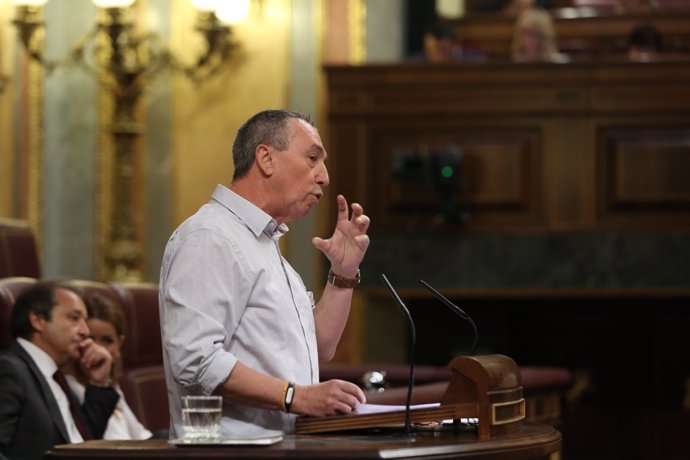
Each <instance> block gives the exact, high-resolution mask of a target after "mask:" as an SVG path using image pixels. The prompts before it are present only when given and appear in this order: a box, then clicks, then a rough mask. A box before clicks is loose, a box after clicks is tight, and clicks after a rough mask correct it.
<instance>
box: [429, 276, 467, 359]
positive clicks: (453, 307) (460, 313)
mask: <svg viewBox="0 0 690 460" xmlns="http://www.w3.org/2000/svg"><path fill="white" fill-rule="evenodd" d="M419 282H420V283H422V285H423V286H424V287H425V288H427V289H428V290H429V291H431V293H432V294H433V295H434V296H435V297H436V298H437V299H438V300H440V301H441V302H443V304H444V305H445V306H446V307H448V308H450V309H451V310H452V311H453V313H455V314H456V315H458V316H459V317H460V318H463V319H465V320H467V322H469V323H470V325H471V326H472V330H473V331H474V342H473V343H472V348H470V356H471V355H473V354H474V349H475V348H477V342H478V341H479V331H478V330H477V325H476V324H474V321H472V318H470V317H469V315H468V314H467V313H465V312H464V311H463V309H462V308H460V307H458V306H457V305H455V304H454V303H453V302H451V301H450V300H448V298H446V296H444V295H443V294H441V293H440V292H438V291H437V290H436V289H434V288H432V287H431V285H429V283H427V282H426V281H424V280H419Z"/></svg>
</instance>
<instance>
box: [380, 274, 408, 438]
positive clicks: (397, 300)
mask: <svg viewBox="0 0 690 460" xmlns="http://www.w3.org/2000/svg"><path fill="white" fill-rule="evenodd" d="M381 279H383V282H384V283H386V286H387V287H388V290H389V291H390V293H391V295H392V296H393V299H395V303H396V304H397V305H398V307H400V310H402V312H403V314H404V315H405V316H406V317H407V321H408V322H409V325H410V334H411V335H412V340H411V341H410V348H409V355H410V377H409V379H408V381H407V401H406V403H405V433H407V434H411V433H412V424H411V422H410V401H411V400H412V387H413V386H414V349H415V343H416V342H417V333H416V331H415V327H414V321H412V315H411V314H410V310H408V309H407V307H406V306H405V304H404V303H403V301H402V299H401V298H400V296H399V295H398V293H397V292H395V289H394V288H393V285H391V283H390V282H389V281H388V278H386V275H384V274H383V273H381Z"/></svg>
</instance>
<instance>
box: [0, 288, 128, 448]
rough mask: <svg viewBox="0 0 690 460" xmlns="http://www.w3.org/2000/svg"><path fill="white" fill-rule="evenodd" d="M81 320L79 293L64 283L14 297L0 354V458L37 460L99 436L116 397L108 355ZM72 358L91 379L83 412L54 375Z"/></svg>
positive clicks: (82, 309) (82, 307) (83, 312)
mask: <svg viewBox="0 0 690 460" xmlns="http://www.w3.org/2000/svg"><path fill="white" fill-rule="evenodd" d="M87 317H88V315H87V309H86V305H85V304H84V301H83V300H82V296H81V295H80V292H79V291H78V290H76V289H75V288H74V287H71V286H70V285H68V284H66V283H61V282H57V281H43V282H38V283H36V284H35V285H33V286H31V287H29V288H27V289H26V290H25V291H24V292H22V293H21V294H20V295H19V296H18V297H17V300H16V302H15V304H14V307H13V309H12V315H11V318H10V325H11V328H12V336H13V337H14V338H15V340H14V342H13V343H12V344H11V347H10V349H9V350H7V351H5V352H4V353H3V354H2V355H0V458H2V459H4V458H9V459H12V458H26V459H32V458H35V459H39V458H43V454H44V453H45V451H47V450H48V449H50V448H51V447H53V446H54V445H57V444H65V443H73V442H81V441H83V440H85V439H93V438H100V437H102V436H103V432H104V431H105V427H106V424H107V423H108V419H109V418H110V415H111V414H112V412H113V409H114V408H115V405H116V404H117V401H118V399H119V396H118V394H117V392H116V391H115V390H114V389H113V387H112V385H111V382H110V371H111V367H112V357H111V356H110V353H108V351H107V350H106V349H105V348H103V347H102V346H101V345H98V344H96V343H95V342H94V341H93V339H91V338H90V332H89V328H88V326H87V324H86V319H87ZM70 360H78V361H79V363H80V365H81V366H82V368H83V369H84V371H85V372H86V373H87V374H88V376H89V379H90V384H89V385H87V388H86V395H85V400H84V404H83V405H82V406H81V407H80V406H79V404H78V403H77V402H76V399H75V397H74V395H73V394H72V393H71V392H70V391H69V387H68V386H67V383H66V381H65V379H64V375H62V373H61V371H60V366H61V365H64V364H65V363H67V362H69V361H70ZM63 388H64V389H63Z"/></svg>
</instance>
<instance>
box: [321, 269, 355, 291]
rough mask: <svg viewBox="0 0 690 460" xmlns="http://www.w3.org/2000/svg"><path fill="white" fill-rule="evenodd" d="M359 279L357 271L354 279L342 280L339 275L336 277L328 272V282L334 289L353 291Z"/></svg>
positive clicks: (330, 271) (331, 272)
mask: <svg viewBox="0 0 690 460" xmlns="http://www.w3.org/2000/svg"><path fill="white" fill-rule="evenodd" d="M360 280H361V278H360V274H359V269H358V270H357V274H356V275H355V277H354V278H344V277H342V276H340V275H336V274H335V273H333V271H332V270H328V282H329V283H331V284H332V285H333V286H335V287H339V288H343V289H353V288H356V287H357V286H358V285H359V282H360Z"/></svg>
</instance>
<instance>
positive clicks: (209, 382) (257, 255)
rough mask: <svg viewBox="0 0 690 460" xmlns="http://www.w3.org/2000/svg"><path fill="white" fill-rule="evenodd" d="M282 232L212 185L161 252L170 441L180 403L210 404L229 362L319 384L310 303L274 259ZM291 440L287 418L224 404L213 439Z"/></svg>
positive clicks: (178, 425)
mask: <svg viewBox="0 0 690 460" xmlns="http://www.w3.org/2000/svg"><path fill="white" fill-rule="evenodd" d="M286 231H287V226H285V225H284V224H283V225H280V226H278V225H277V222H276V221H275V220H274V219H272V218H271V216H269V215H268V214H266V213H265V212H263V211H262V210H261V209H259V208H257V207H256V206H254V205H253V204H252V203H250V202H249V201H247V200H245V199H244V198H242V197H240V196H239V195H237V194H235V193H234V192H232V191H231V190H230V189H228V188H226V187H224V186H222V185H218V186H217V187H216V190H215V191H214V193H213V197H212V199H211V201H210V202H209V203H208V204H206V205H204V206H202V207H201V208H200V209H199V211H197V213H196V214H194V215H193V216H192V217H190V218H189V219H187V220H186V221H185V222H183V223H182V224H181V225H180V226H179V227H178V229H177V230H175V232H174V233H173V234H172V236H171V237H170V240H169V241H168V244H167V246H166V249H165V254H164V256H163V263H162V268H161V277H160V321H161V333H162V340H163V363H164V366H165V374H166V382H167V387H168V397H169V401H170V417H171V427H170V436H171V438H177V437H182V436H183V435H184V431H183V430H182V414H181V404H180V398H181V396H183V395H187V394H211V393H212V392H213V391H214V390H215V389H216V388H217V387H218V386H219V385H221V384H222V383H223V382H224V381H225V380H226V379H227V377H228V375H229V374H230V372H231V371H232V369H233V367H234V366H235V364H236V363H237V361H238V360H239V361H241V362H242V363H243V364H245V365H247V366H248V367H250V368H253V369H255V370H258V371H262V372H264V373H266V374H269V375H272V376H274V377H277V378H280V379H285V380H291V381H293V382H296V383H298V384H313V383H317V382H318V376H319V366H318V354H317V347H316V333H315V325H314V316H313V312H312V309H313V305H314V299H313V295H312V294H311V292H308V291H307V290H306V287H305V286H304V283H303V282H302V279H301V278H300V276H299V275H298V274H297V272H295V271H294V270H293V268H292V267H291V266H290V265H289V264H288V263H287V261H286V260H285V259H284V258H283V257H282V256H281V254H280V249H279V247H278V239H279V238H280V236H282V235H283V234H284V233H285V232H286ZM281 432H285V433H291V432H294V416H292V415H288V414H285V413H283V412H282V411H279V410H267V409H261V408H257V407H254V406H249V405H244V404H238V403H231V402H228V401H226V402H224V404H223V417H222V420H221V436H242V437H261V436H273V435H276V434H279V433H281Z"/></svg>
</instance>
